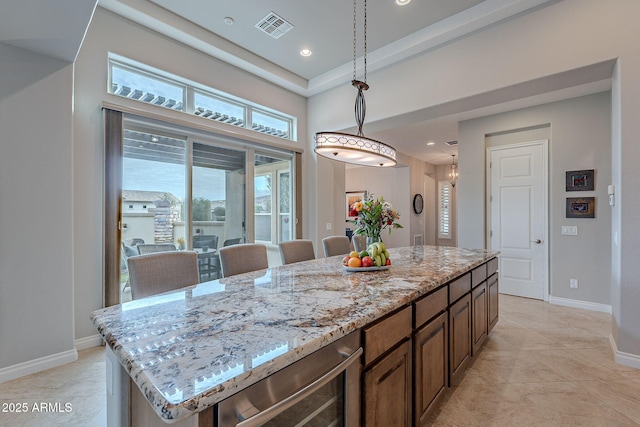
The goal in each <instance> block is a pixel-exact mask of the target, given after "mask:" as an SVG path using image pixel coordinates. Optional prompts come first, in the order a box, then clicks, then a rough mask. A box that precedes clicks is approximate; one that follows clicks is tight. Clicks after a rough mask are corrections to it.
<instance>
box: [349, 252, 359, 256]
mask: <svg viewBox="0 0 640 427" xmlns="http://www.w3.org/2000/svg"><path fill="white" fill-rule="evenodd" d="M349 256H350V257H351V258H360V254H359V253H358V252H357V251H351V252H349Z"/></svg>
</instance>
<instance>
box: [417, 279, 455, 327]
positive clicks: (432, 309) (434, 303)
mask: <svg viewBox="0 0 640 427" xmlns="http://www.w3.org/2000/svg"><path fill="white" fill-rule="evenodd" d="M448 305H449V301H448V299H447V287H446V286H443V287H442V288H440V289H438V290H437V291H435V292H433V293H432V294H429V295H427V296H426V297H424V298H422V299H421V300H419V301H417V302H416V303H415V308H416V325H415V327H416V329H417V328H419V327H420V326H422V325H423V324H424V323H426V322H427V321H428V320H429V319H431V318H433V317H434V316H435V315H437V314H438V313H441V312H443V311H444V310H446V309H447V306H448Z"/></svg>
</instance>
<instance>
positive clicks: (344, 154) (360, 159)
mask: <svg viewBox="0 0 640 427" xmlns="http://www.w3.org/2000/svg"><path fill="white" fill-rule="evenodd" d="M356 2H357V0H353V79H352V80H351V85H352V86H353V87H355V88H356V89H358V94H357V95H356V103H355V117H356V124H357V125H358V133H357V135H352V134H349V133H342V132H318V133H316V137H315V147H314V151H315V152H316V153H317V154H319V155H321V156H324V157H327V158H329V159H333V160H338V161H341V162H345V163H353V164H356V165H361V166H383V167H384V166H395V165H396V164H397V161H396V150H395V148H393V147H392V146H390V145H388V144H385V143H384V142H380V141H376V140H375V139H371V138H367V137H366V136H364V133H363V132H362V125H363V124H364V117H365V114H366V109H367V108H366V103H365V100H364V91H365V90H367V89H369V85H368V84H367V0H364V79H363V81H360V80H357V79H356Z"/></svg>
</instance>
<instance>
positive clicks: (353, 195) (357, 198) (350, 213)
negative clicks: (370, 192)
mask: <svg viewBox="0 0 640 427" xmlns="http://www.w3.org/2000/svg"><path fill="white" fill-rule="evenodd" d="M345 196H346V197H345V199H346V208H347V209H346V221H353V220H355V219H356V218H357V217H358V212H356V211H355V210H353V204H354V203H356V202H364V199H365V198H366V197H367V192H366V191H347V192H346V193H345Z"/></svg>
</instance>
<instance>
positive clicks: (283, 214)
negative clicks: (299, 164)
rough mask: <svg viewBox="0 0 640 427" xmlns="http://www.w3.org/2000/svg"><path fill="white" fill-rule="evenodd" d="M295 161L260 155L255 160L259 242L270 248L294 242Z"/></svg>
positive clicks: (256, 228) (274, 155)
mask: <svg viewBox="0 0 640 427" xmlns="http://www.w3.org/2000/svg"><path fill="white" fill-rule="evenodd" d="M291 176H292V157H291V156H280V155H276V154H272V153H256V154H255V159H254V215H255V240H256V242H259V243H263V244H266V245H273V246H275V245H277V244H278V243H280V242H285V241H287V240H291V239H294V238H295V237H294V236H295V233H294V230H295V227H294V226H295V216H294V215H293V206H294V205H293V187H292V185H293V184H292V180H291Z"/></svg>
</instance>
